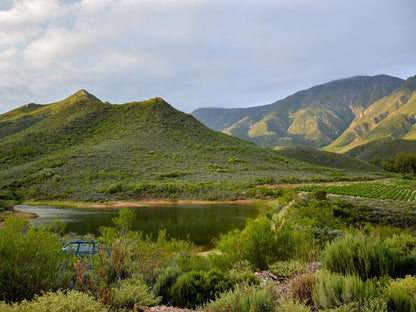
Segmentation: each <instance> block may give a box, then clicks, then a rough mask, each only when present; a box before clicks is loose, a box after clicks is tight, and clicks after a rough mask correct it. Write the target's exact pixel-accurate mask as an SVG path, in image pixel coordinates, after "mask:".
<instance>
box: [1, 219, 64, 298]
mask: <svg viewBox="0 0 416 312" xmlns="http://www.w3.org/2000/svg"><path fill="white" fill-rule="evenodd" d="M60 248H61V244H60V243H59V241H58V238H57V236H56V235H55V234H53V233H51V232H49V231H48V230H47V229H46V228H45V227H43V226H41V227H39V228H38V229H36V228H34V227H33V226H30V225H28V221H27V220H23V219H18V218H17V217H15V216H14V215H10V216H8V217H7V218H6V221H5V229H3V230H0V298H2V299H3V300H6V301H7V302H14V301H19V300H22V299H32V298H33V296H34V295H36V294H40V293H41V292H42V291H48V290H51V289H53V288H54V287H55V286H56V284H57V281H58V277H59V271H60V269H61V263H62V262H61V260H62V255H60V254H59V250H60Z"/></svg>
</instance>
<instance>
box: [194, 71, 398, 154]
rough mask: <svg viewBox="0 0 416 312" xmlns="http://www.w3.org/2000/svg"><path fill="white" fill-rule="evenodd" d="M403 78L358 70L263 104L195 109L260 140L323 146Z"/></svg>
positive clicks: (213, 122)
mask: <svg viewBox="0 0 416 312" xmlns="http://www.w3.org/2000/svg"><path fill="white" fill-rule="evenodd" d="M403 83H404V80H402V79H399V78H396V77H391V76H387V75H378V76H374V77H368V76H358V77H353V78H348V79H341V80H336V81H332V82H329V83H325V84H322V85H318V86H315V87H312V88H310V89H308V90H304V91H300V92H297V93H295V94H293V95H291V96H288V97H287V98H285V99H283V100H280V101H277V102H275V103H273V104H269V105H265V106H258V107H250V108H240V109H220V108H201V109H197V110H195V111H194V112H193V113H192V115H193V116H195V118H197V119H198V120H200V121H201V122H202V123H204V124H205V125H207V126H208V127H211V128H213V129H216V130H219V131H223V132H224V133H227V134H230V135H232V136H237V137H239V138H242V139H245V140H249V141H252V142H255V143H256V144H258V145H262V146H289V147H290V146H309V147H318V148H319V147H323V146H326V145H328V144H331V143H332V142H333V141H335V140H336V139H338V137H340V136H341V135H342V134H343V133H344V131H345V130H347V129H348V128H349V127H350V124H351V123H352V122H353V121H354V120H355V119H356V118H357V117H359V116H361V114H363V113H364V111H365V110H366V109H367V108H369V107H370V105H372V104H373V103H374V102H376V101H378V100H380V99H382V98H384V97H385V96H387V95H389V94H390V93H391V92H392V91H393V90H395V89H396V88H398V87H400V86H401V85H402V84H403Z"/></svg>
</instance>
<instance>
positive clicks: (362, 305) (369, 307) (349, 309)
mask: <svg viewBox="0 0 416 312" xmlns="http://www.w3.org/2000/svg"><path fill="white" fill-rule="evenodd" d="M326 311H328V312H387V303H386V302H385V301H384V300H383V299H382V298H374V299H371V300H368V301H363V302H351V303H350V304H346V305H342V306H339V307H337V308H334V309H330V310H326Z"/></svg>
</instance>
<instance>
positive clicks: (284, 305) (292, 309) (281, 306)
mask: <svg viewBox="0 0 416 312" xmlns="http://www.w3.org/2000/svg"><path fill="white" fill-rule="evenodd" d="M311 311H312V310H311V308H310V307H308V306H307V305H304V304H302V303H300V302H299V301H296V300H293V299H285V298H280V299H279V300H278V301H277V308H276V310H275V312H311Z"/></svg>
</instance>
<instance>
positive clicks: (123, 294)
mask: <svg viewBox="0 0 416 312" xmlns="http://www.w3.org/2000/svg"><path fill="white" fill-rule="evenodd" d="M160 300H161V298H160V297H158V298H156V297H155V296H154V294H153V293H151V291H150V290H149V288H148V287H147V286H146V285H145V284H144V283H143V282H141V281H137V280H134V279H130V280H123V281H121V282H120V283H119V285H118V286H117V287H116V288H114V290H113V298H112V300H111V304H110V305H111V306H112V307H113V308H115V309H121V308H126V309H129V310H132V309H135V310H138V309H139V307H141V306H155V305H157V304H158V303H159V302H160Z"/></svg>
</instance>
